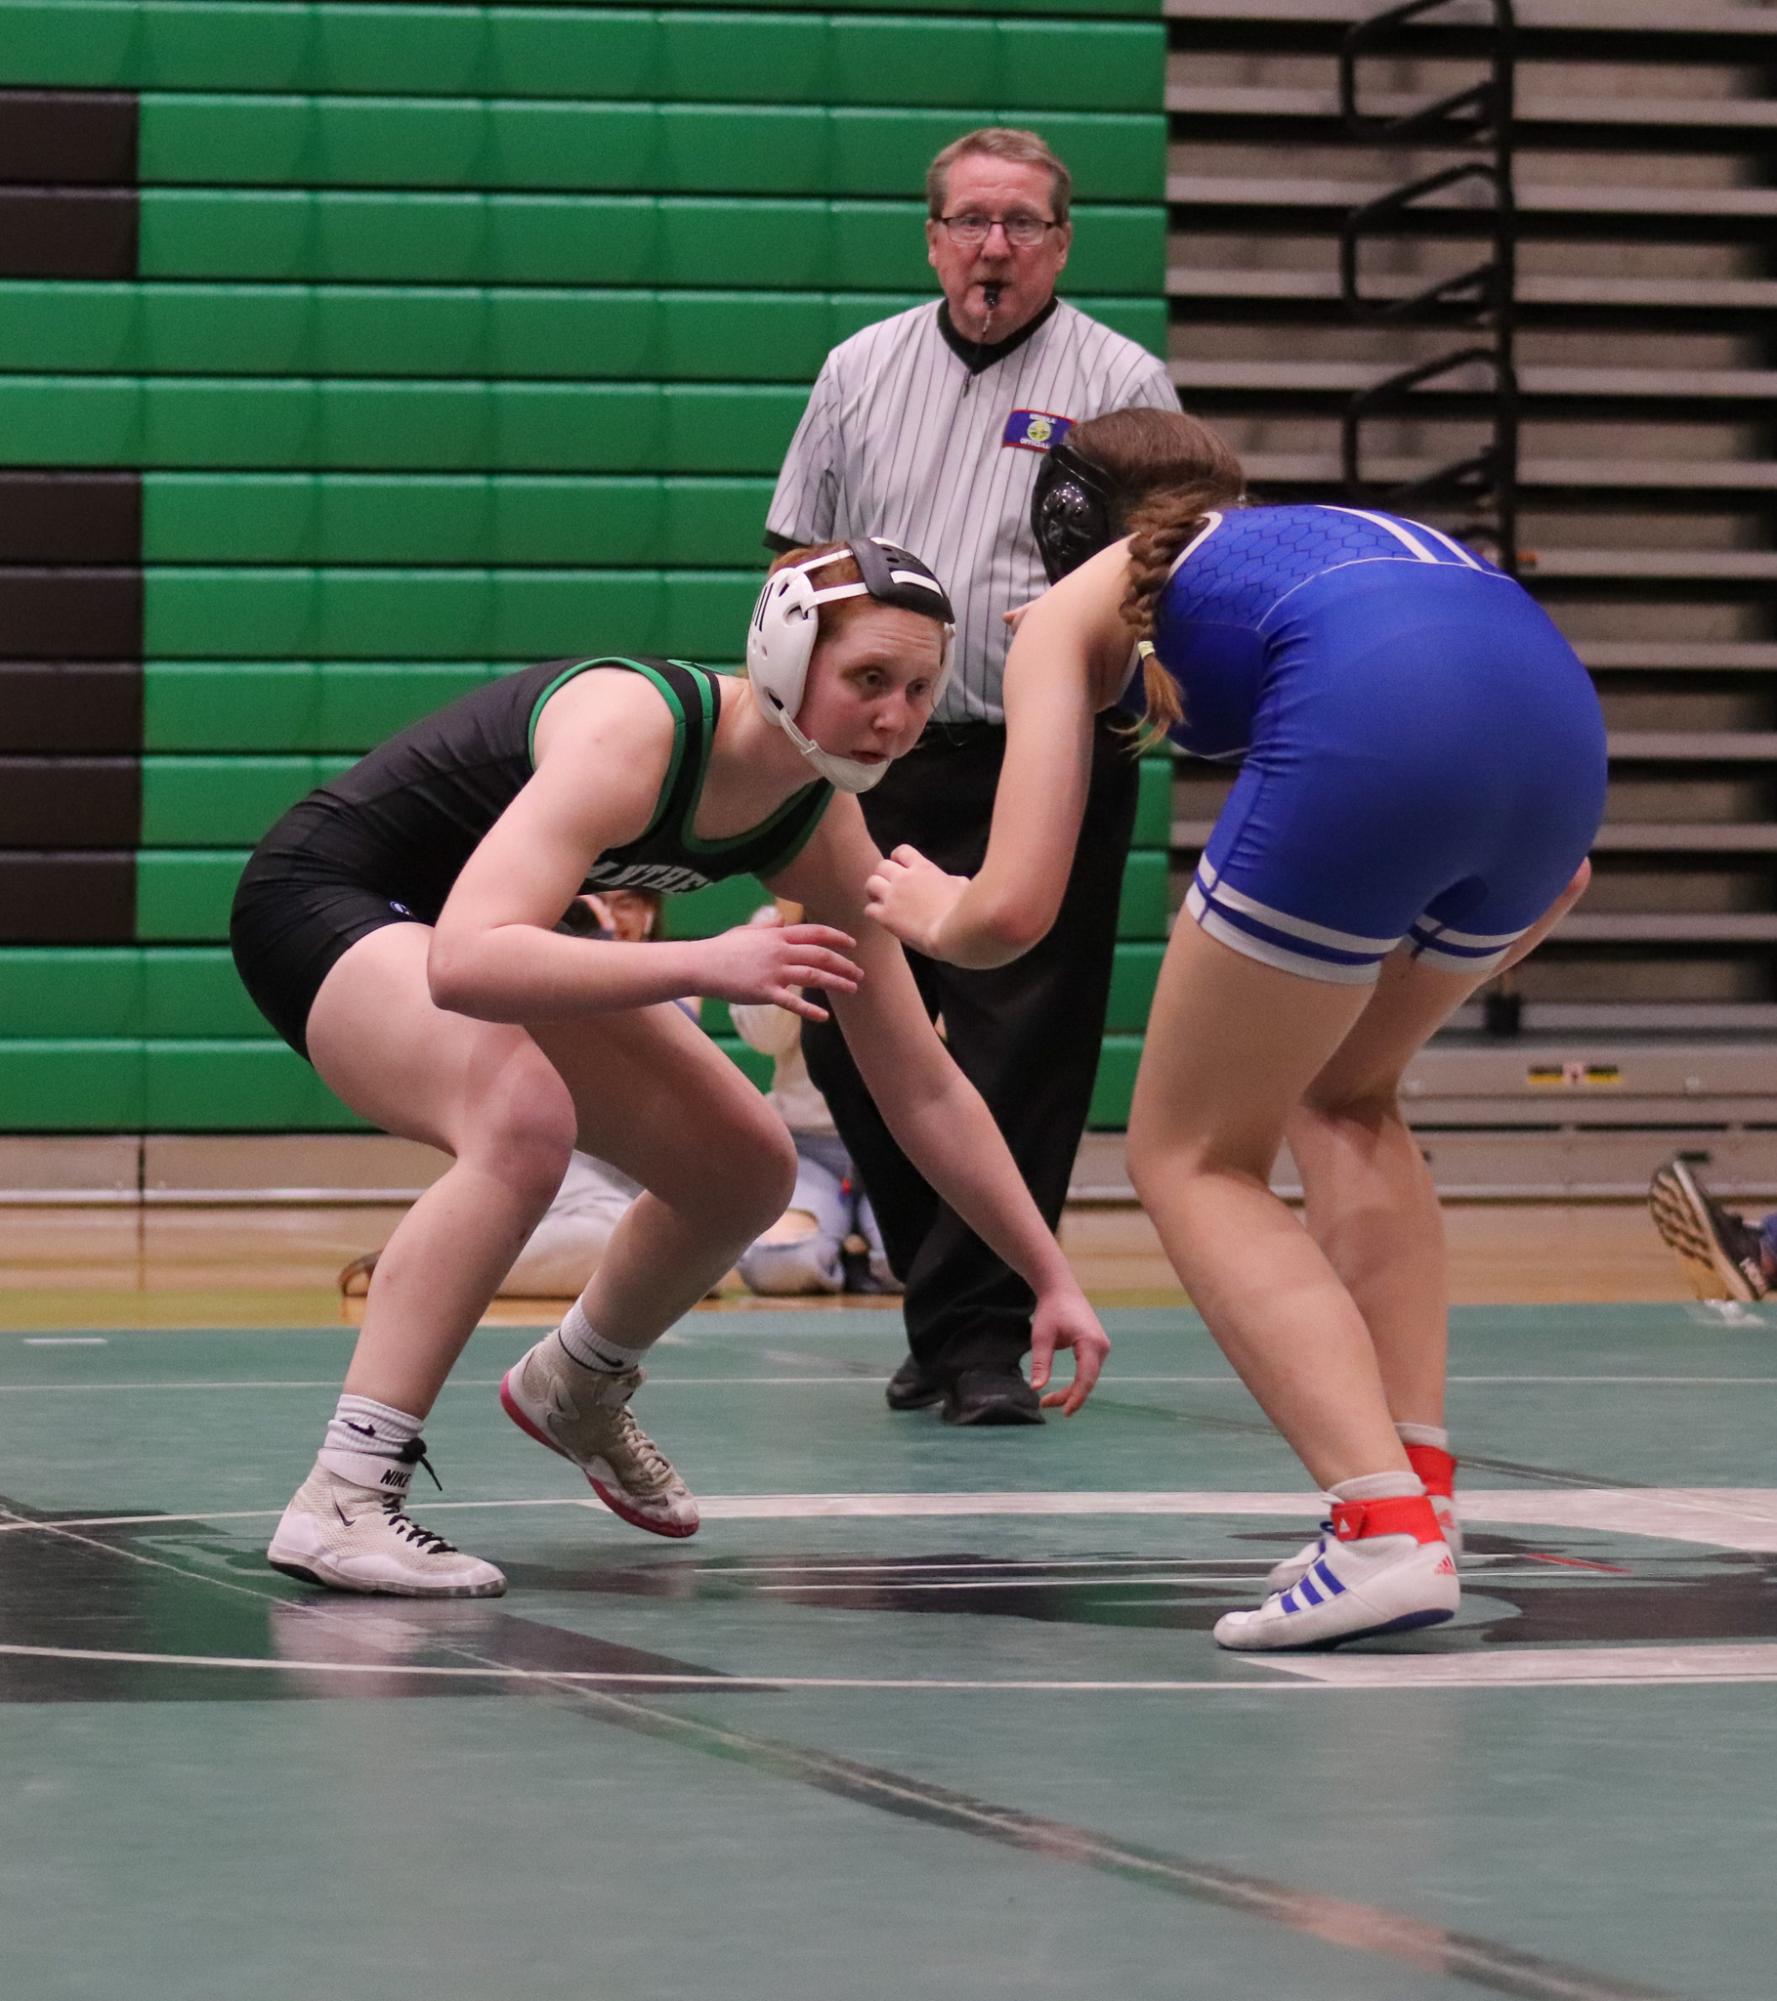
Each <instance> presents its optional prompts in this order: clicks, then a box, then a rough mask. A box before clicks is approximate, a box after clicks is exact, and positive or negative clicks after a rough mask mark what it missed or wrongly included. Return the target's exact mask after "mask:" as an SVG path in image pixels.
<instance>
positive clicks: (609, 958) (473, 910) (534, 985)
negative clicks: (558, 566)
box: [427, 670, 854, 1021]
mask: <svg viewBox="0 0 1777 2001" xmlns="http://www.w3.org/2000/svg"><path fill="white" fill-rule="evenodd" d="M584 682H585V685H584V686H582V685H574V686H570V687H569V688H567V689H564V690H563V691H562V693H561V694H559V695H558V696H556V697H555V701H556V702H557V703H561V704H563V708H562V710H561V711H560V713H559V714H557V715H555V716H553V717H551V718H547V719H546V720H548V721H549V722H550V723H551V725H552V726H551V728H550V729H549V731H548V734H547V735H546V736H540V739H539V757H538V764H537V770H536V773H535V775H534V776H533V777H532V779H531V781H530V783H529V784H528V785H526V786H525V787H524V789H523V790H522V791H521V792H520V793H519V794H518V796H517V798H515V799H514V800H513V801H512V803H511V805H509V806H508V807H507V808H506V810H505V812H504V813H502V814H501V815H500V817H499V819H498V820H497V821H496V822H495V823H494V825H493V826H492V827H490V828H489V829H488V832H487V833H486V835H485V836H484V837H483V838H482V841H481V844H480V846H479V847H478V848H477V849H476V850H475V852H474V854H472V855H471V856H470V857H469V860H468V862H467V863H466V864H465V865H464V868H463V872H462V874H461V875H459V876H458V878H457V880H456V884H455V886H454V887H453V888H452V890H451V893H450V896H449V898H448V899H447V901H446V903H445V906H444V909H443V910H442V912H441V913H440V914H439V918H438V923H437V925H436V927H435V929H434V931H433V934H432V945H431V952H430V956H429V959H428V962H427V976H428V979H429V982H430V986H431V992H432V998H433V1000H434V1001H435V1002H436V1003H437V1004H438V1005H439V1006H440V1007H443V1008H449V1009H451V1010H452V1011H454V1012H456V1013H458V1014H468V1015H475V1016H478V1017H479V1018H480V1019H482V1020H484V1021H552V1020H561V1019H565V1018H571V1017H574V1016H578V1015H583V1014H597V1013H604V1012H608V1011H611V1010H615V1009H622V1008H633V1007H647V1006H650V1005H652V1004H653V1003H654V1002H656V1001H665V1000H678V999H680V998H682V997H685V996H687V995H692V994H698V993H714V994H719V995H720V996H721V997H722V998H723V999H729V1000H773V1001H779V1002H780V1003H781V1004H784V1005H788V1006H794V1007H797V1008H798V1009H799V1010H801V1011H803V1012H813V1013H815V1014H819V1013H821V1010H820V1009H819V1008H818V1006H817V1005H816V1004H815V1003H814V1002H812V1001H808V1000H806V999H805V998H804V996H803V995H802V993H801V992H800V991H799V989H800V988H801V987H802V986H804V985H813V986H817V987H825V986H836V985H840V984H849V983H850V981H851V980H852V978H853V977H854V969H853V968H852V967H851V965H850V962H849V961H848V960H846V959H844V958H843V957H842V956H841V953H842V951H843V950H844V948H845V947H846V946H847V945H848V944H849V942H850V941H849V940H847V939H843V938H841V937H839V936H838V934H836V933H832V934H829V933H818V932H817V931H816V928H815V927H811V926H807V925H802V926H795V927H791V928H789V929H780V930H776V931H772V932H764V931H757V932H752V933H746V932H745V931H744V930H742V931H730V932H724V933H723V934H722V935H721V936H720V937H717V938H706V939H697V940H688V941H686V942H684V943H663V944H658V945H656V944H634V945H630V944H622V943H619V942H617V941H616V940H599V941H596V942H591V943H589V942H588V941H586V940H584V939H579V938H568V937H563V936H561V935H559V934H557V932H556V931H555V928H554V927H555V925H556V924H557V922H558V921H559V920H560V918H561V914H562V912H563V911H564V910H566V909H567V907H568V905H569V903H570V902H571V901H572V900H573V899H574V897H575V896H576V895H578V893H579V891H580V885H581V883H582V881H583V880H584V878H585V874H586V871H587V868H588V867H589V866H590V864H591V863H592V861H593V860H594V859H595V858H596V857H597V856H598V855H600V854H602V853H604V852H605V850H607V849H608V848H614V847H621V846H622V845H623V844H624V843H625V842H627V841H631V840H634V839H636V838H637V837H638V836H639V835H640V834H641V833H643V832H644V830H645V829H646V828H647V825H648V822H649V820H650V819H651V818H652V817H653V813H654V809H655V805H656V802H657V800H658V798H659V793H660V787H661V783H662V781H663V780H664V778H665V775H666V770H667V764H668V760H669V758H670V756H671V752H672V719H671V716H670V715H669V713H668V712H667V710H666V708H665V706H664V704H663V703H662V702H661V701H660V698H659V696H658V695H657V694H655V693H654V692H653V690H652V689H651V688H650V687H649V686H648V684H647V683H646V682H645V681H643V679H642V678H641V676H639V675H630V674H600V673H598V672H597V671H596V670H595V671H594V672H593V673H591V674H588V675H587V676H585V677H584ZM553 706H554V705H553V704H552V708H553Z"/></svg>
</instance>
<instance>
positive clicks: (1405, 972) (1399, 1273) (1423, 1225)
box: [1288, 868, 1590, 1425]
mask: <svg viewBox="0 0 1777 2001" xmlns="http://www.w3.org/2000/svg"><path fill="white" fill-rule="evenodd" d="M1589 876H1590V871H1589V869H1587V868H1582V869H1581V870H1580V871H1579V873H1578V874H1576V875H1575V877H1574V879H1573V881H1572V882H1571V883H1569V885H1568V887H1567V889H1566V890H1565V891H1564V892H1563V894H1562V896H1561V897H1560V898H1559V900H1558V901H1557V902H1556V903H1555V905H1554V906H1553V907H1552V908H1551V909H1550V910H1549V911H1548V912H1546V913H1545V915H1544V916H1543V917H1542V918H1541V919H1540V920H1539V921H1538V923H1537V924H1536V925H1535V926H1534V927H1533V928H1532V930H1531V931H1529V932H1528V933H1527V934H1526V935H1525V937H1524V938H1523V939H1522V940H1521V941H1520V943H1519V944H1518V946H1517V947H1516V948H1515V950H1514V952H1513V955H1512V958H1511V961H1510V963H1511V964H1513V965H1516V964H1518V963H1519V962H1520V961H1521V960H1523V959H1524V958H1525V957H1526V956H1527V955H1528V954H1529V953H1530V952H1532V951H1533V950H1534V949H1535V948H1536V946H1537V945H1539V944H1540V943H1541V942H1542V940H1543V939H1544V938H1546V937H1547V936H1548V934H1549V932H1550V931H1552V930H1553V929H1554V927H1555V925H1556V924H1558V923H1559V922H1560V920H1561V918H1562V917H1563V916H1565V915H1566V913H1567V911H1568V910H1569V909H1571V908H1572V906H1573V904H1574V903H1575V902H1577V901H1578V899H1579V897H1580V896H1581V894H1582V893H1583V892H1584V890H1585V887H1586V883H1587V881H1588V880H1589ZM1479 984H1480V982H1478V981H1476V980H1473V979H1470V978H1468V977H1466V976H1464V975H1462V974H1455V973H1445V972H1437V971H1434V970H1432V969H1431V968H1429V967H1426V966H1423V965H1421V964H1419V963H1417V962H1416V961H1414V960H1412V959H1409V958H1408V957H1406V955H1405V954H1396V955H1395V957H1393V958H1391V959H1390V960H1389V961H1388V962H1387V963H1386V964H1385V965H1384V966H1383V969H1382V977H1381V979H1380V980H1379V981H1378V982H1377V985H1376V988H1375V991H1374V993H1373V995H1372V997H1371V1000H1370V1002H1369V1004H1368V1006H1367V1007H1366V1008H1365V1009H1364V1012H1363V1015H1362V1017H1361V1018H1360V1019H1359V1021H1358V1023H1357V1025H1356V1026H1355V1027H1354V1028H1353V1029H1352V1031H1351V1033H1350V1034H1349V1035H1348V1036H1347V1037H1346V1038H1345V1041H1344V1042H1343V1043H1342V1044H1341V1045H1340V1047H1339V1049H1338V1051H1337V1052H1336V1054H1335V1055H1334V1056H1333V1057H1332V1059H1331V1060H1330V1061H1329V1062H1328V1064H1327V1065H1326V1067H1325V1068H1324V1069H1323V1070H1322V1071H1321V1073H1320V1074H1319V1075H1318V1076H1317V1077H1316V1078H1315V1079H1314V1081H1313V1082H1312V1083H1311V1084H1310V1085H1309V1087H1308V1089H1307V1091H1306V1092H1305V1093H1304V1095H1303V1101H1302V1103H1301V1104H1300V1105H1299V1106H1297V1107H1296V1108H1295V1110H1294V1111H1292V1113H1291V1114H1290V1118H1289V1122H1288V1135H1289V1142H1290V1150H1291V1152H1292V1153H1293V1154H1294V1155H1295V1159H1296V1164H1297V1166H1298V1167H1299V1168H1300V1169H1301V1171H1302V1185H1303V1189H1304V1192H1305V1193H1306V1196H1307V1220H1308V1228H1309V1230H1310V1232H1311V1233H1312V1235H1313V1237H1314V1239H1315V1241H1316V1242H1317V1243H1318V1244H1319V1245H1320V1247H1321V1248H1322V1250H1324V1251H1325V1252H1326V1254H1327V1258H1328V1260H1329V1261H1330V1262H1331V1264H1332V1266H1333V1268H1334V1270H1335V1271H1337V1273H1338V1274H1339V1277H1340V1279H1341V1280H1342V1281H1343V1282H1344V1284H1345V1287H1346V1289H1347V1290H1348V1291H1349V1292H1350V1294H1351V1296H1352V1298H1353V1299H1354V1300H1355V1302H1356V1304H1357V1307H1358V1310H1359V1311H1360V1312H1361V1313H1362V1315H1363V1318H1364V1323H1365V1325H1366V1326H1367V1327H1368V1328H1369V1330H1370V1338H1371V1340H1372V1342H1373V1343H1374V1345H1375V1350H1376V1360H1377V1364H1378V1367H1379V1369H1380V1371H1381V1375H1382V1381H1383V1386H1384V1388H1385V1390H1386V1393H1387V1397H1388V1406H1389V1411H1390V1414H1391V1415H1392V1417H1393V1418H1394V1420H1395V1421H1396V1422H1397V1423H1402V1424H1407V1423H1411V1424H1430V1425H1441V1424H1442V1423H1443V1421H1444V1378H1445V1364H1446V1351H1447V1347H1448V1325H1449V1279H1448V1271H1447V1265H1446V1257H1445V1243H1444V1224H1443V1216H1442V1214H1441V1212H1440V1210H1439V1208H1438V1197H1437V1190H1436V1188H1435V1187H1434V1185H1433V1183H1432V1177H1431V1171H1430V1169H1429V1168H1428V1167H1427V1166H1426V1164H1425V1157H1424V1155H1423V1154H1422V1153H1421V1152H1420V1150H1419V1146H1418V1143H1417V1141H1415V1139H1414V1138H1413V1135H1412V1133H1411V1131H1409V1129H1408V1127H1407V1124H1406V1121H1405V1119H1404V1118H1403V1116H1402V1114H1401V1108H1400V1099H1399V1095H1398V1094H1399V1089H1400V1080H1401V1075H1402V1073H1403V1072H1404V1071H1405V1069H1406V1067H1407V1065H1408V1064H1409V1063H1410V1062H1411V1061H1412V1059H1413V1057H1414V1056H1415V1055H1416V1054H1417V1053H1418V1051H1419V1050H1420V1049H1421V1048H1422V1047H1423V1046H1424V1044H1425V1042H1426V1041H1427V1039H1428V1038H1429V1037H1430V1036H1431V1035H1432V1033H1433V1031H1434V1030H1436V1029H1437V1028H1438V1027H1439V1025H1440V1024H1441V1023H1443V1022H1444V1021H1446V1020H1447V1019H1448V1018H1449V1016H1450V1015H1451V1014H1452V1013H1453V1012H1454V1011H1455V1009H1456V1008H1458V1007H1459V1006H1460V1005H1461V1004H1462V1003H1463V1002H1464V1001H1465V1000H1467V999H1468V998H1469V996H1470V995H1471V994H1472V993H1473V992H1474V991H1475V989H1476V987H1477V986H1478V985H1479Z"/></svg>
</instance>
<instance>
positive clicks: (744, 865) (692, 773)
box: [265, 655, 832, 923]
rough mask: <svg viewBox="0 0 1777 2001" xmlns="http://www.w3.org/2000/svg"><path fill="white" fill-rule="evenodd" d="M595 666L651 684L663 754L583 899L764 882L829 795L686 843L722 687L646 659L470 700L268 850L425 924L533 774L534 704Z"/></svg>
mask: <svg viewBox="0 0 1777 2001" xmlns="http://www.w3.org/2000/svg"><path fill="white" fill-rule="evenodd" d="M595 667H619V668H624V669H627V670H629V671H631V672H633V673H637V674H642V675H645V676H646V677H647V678H648V680H649V681H651V682H652V683H653V684H654V686H655V687H656V688H657V689H658V690H659V692H660V695H661V697H662V699H663V700H664V701H665V702H666V705H667V707H668V708H669V709H670V710H671V711H672V716H673V749H672V759H671V762H670V763H669V764H668V766H667V772H666V777H665V779H664V780H663V781H662V784H661V788H660V796H659V799H658V800H657V802H656V804H655V808H654V814H653V817H652V819H651V820H650V821H649V823H648V826H647V828H646V829H645V830H644V831H643V833H642V834H641V835H640V836H639V837H638V838H637V839H636V840H633V841H630V842H627V843H626V844H625V845H623V846H622V847H618V848H611V849H609V850H607V851H606V852H605V853H604V854H602V855H600V856H599V857H598V859H597V860H596V861H595V862H594V863H593V865H592V866H591V868H590V869H589V870H588V871H587V875H586V880H585V883H584V884H583V888H585V889H588V890H597V889H652V890H658V891H660V892H662V893H663V894H666V895H676V894H679V893H681V892H683V891H687V890H694V889H703V888H705V887H706V886H707V885H709V884H710V883H712V882H719V881H721V880H723V879H724V878H726V877H728V876H735V875H770V874H772V873H773V872H774V871H775V870H777V869H779V868H782V867H784V866H785V865H786V864H787V863H789V862H790V861H791V860H792V859H793V858H794V857H795V856H796V855H797V854H798V853H800V852H801V850H802V848H803V846H804V845H805V844H806V843H807V841H808V839H809V837H810V836H811V835H812V834H813V832H814V830H815V828H816V826H818V825H819V823H820V819H821V816H822V814H823V813H824V812H825V811H826V808H827V803H828V801H829V800H830V799H831V797H832V787H831V786H829V785H827V784H825V783H823V782H821V781H819V780H817V781H815V782H814V783H813V784H810V785H806V786H804V787H803V788H802V789H801V790H800V791H799V792H797V793H795V794H794V795H793V796H792V797H791V798H789V799H787V800H786V801H785V802H784V804H783V805H782V806H781V807H779V808H778V810H777V811H776V812H775V813H773V814H772V815H771V816H770V818H769V819H767V820H765V821H763V822H762V823H761V824H760V825H759V826H757V827H752V828H749V829H748V830H747V831H746V832H744V833H741V834H736V835H734V836H733V837H732V838H730V839H726V840H714V841H707V840H703V839H700V838H699V837H698V835H697V834H696V833H695V831H694V826H695V822H696V816H697V807H698V802H699V800H700V798H701V797H702V793H703V785H704V780H705V778H706V776H707V775H708V771H709V759H710V750H711V747H712V745H713V744H714V741H715V734H716V721H717V718H718V716H719V714H720V712H721V696H720V692H719V680H720V677H719V676H717V675H716V674H714V673H713V672H712V671H711V670H710V669H709V668H707V667H699V666H696V665H694V664H693V663H691V662H690V661H685V660H663V659H657V658H654V657H652V656H646V655H644V656H639V657H632V656H627V655H608V656H606V655H602V656H599V657H596V658H592V659H586V660H548V661H544V662H543V663H542V664H541V665H539V666H536V667H527V668H524V669H523V670H521V671H520V672H519V673H516V674H511V675H507V676H506V677H505V678H504V679H502V680H499V681H492V682H489V683H488V684H487V685H486V686H484V687H481V688H476V689H473V690H471V692H470V693H469V694H467V695H464V696H462V697H461V698H460V699H459V700H457V701H455V702H452V703H451V704H449V706H448V707H446V708H443V709H439V710H438V711H436V712H435V713H434V714H432V715H430V716H425V717H422V718H421V719H420V720H419V721H418V722H416V723H413V724H411V725H410V726H409V727H408V728H407V729H404V730H402V731H400V732H399V733H398V734H397V735H395V736H392V737H390V738H389V740H388V741H387V742H386V743H384V744H382V745H380V746H379V747H378V748H377V749H375V750H373V751H371V752H370V754H369V755H368V756H367V757H364V758H362V759H360V761H359V762H358V763H357V764H354V765H353V766H352V768H351V769H350V770H349V771H346V772H342V773H341V775H340V776H339V777H338V778H335V779H333V780H332V781H331V782H330V783H328V784H326V785H323V786H321V787H319V788H318V790H316V791H314V792H312V793H310V794H309V796H308V798H307V799H305V800H304V801H303V802H302V804H301V805H300V806H299V807H297V808H296V809H295V811H294V812H293V813H292V814H291V815H290V816H289V819H288V820H287V821H286V822H285V823H282V824H281V826H280V827H279V828H274V829H273V831H272V833H271V834H270V835H268V836H267V841H266V844H265V845H266V847H268V848H269V847H271V846H273V845H274V844H276V845H277V846H278V847H279V848H281V849H282V851H283V854H284V855H285V857H287V858H290V859H294V856H293V855H292V854H291V845H290V843H291V836H292V835H296V836H297V839H298V842H299V846H300V852H301V859H302V863H303V873H304V874H305V875H308V874H312V873H314V872H318V871H325V872H328V873H334V872H338V873H340V874H343V875H346V876H348V877H349V878H350V879H351V880H353V881H355V882H359V883H363V884H366V885H367V886H374V887H376V888H378V889H380V890H382V891H383V892H384V893H385V894H387V895H390V896H398V897H400V899H401V900H402V902H403V903H404V904H405V905H406V906H407V908H408V910H409V911H410V912H411V914H412V915H413V916H414V917H416V918H419V919H420V920H421V921H423V922H426V923H430V922H432V921H433V920H435V919H436V917H437V916H438V913H439V912H440V911H441V910H442V909H443V907H444V902H445V899H446V897H448V896H449V894H450V891H451V886H452V885H453V884H454V883H455V881H456V879H457V877H458V875H459V874H460V873H461V872H462V869H463V866H464V864H465V863H466V862H467V861H468V859H469V857H470V855H471V854H473V853H474V851H475V849H476V847H477V846H478V845H479V844H480V842H481V840H482V838H483V837H484V836H485V835H486V833H487V831H488V829H489V828H490V827H492V825H493V824H494V822H495V821H496V820H497V819H498V818H499V817H500V815H501V814H502V813H503V812H504V811H505V810H506V808H507V807H508V806H509V805H510V804H511V803H512V801H513V800H514V799H515V798H516V797H517V795H518V793H519V791H520V790H521V789H522V788H523V787H524V786H525V785H526V784H527V783H528V782H529V780H530V778H531V776H532V775H533V773H534V771H535V769H536V766H535V763H534V745H535V741H536V729H537V718H538V716H539V715H540V714H541V712H542V709H543V705H544V703H545V702H547V701H548V700H549V698H550V696H551V695H553V694H554V693H555V692H556V691H557V690H558V689H559V688H561V687H562V686H563V685H564V684H565V683H566V682H568V681H571V680H572V679H574V677H575V676H576V675H579V674H583V673H586V672H587V671H589V670H590V669H592V668H595ZM292 822H294V823H295V825H292V824H291V823H292ZM280 836H281V837H282V838H280Z"/></svg>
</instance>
